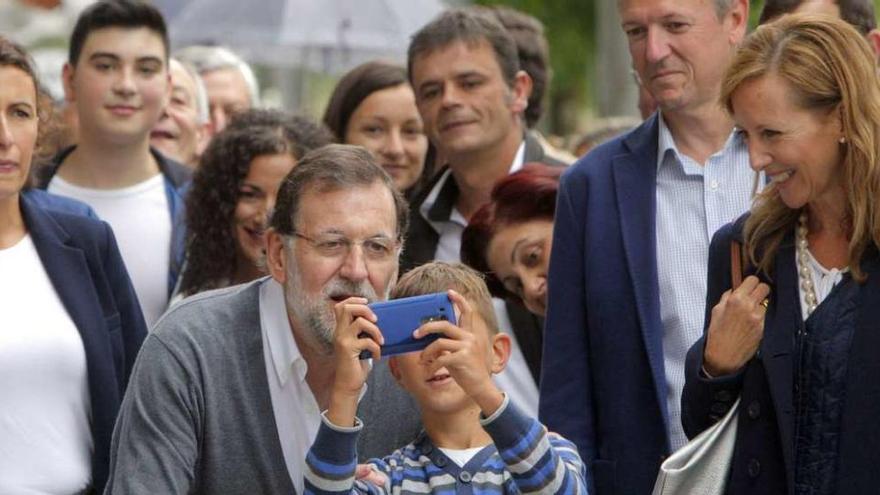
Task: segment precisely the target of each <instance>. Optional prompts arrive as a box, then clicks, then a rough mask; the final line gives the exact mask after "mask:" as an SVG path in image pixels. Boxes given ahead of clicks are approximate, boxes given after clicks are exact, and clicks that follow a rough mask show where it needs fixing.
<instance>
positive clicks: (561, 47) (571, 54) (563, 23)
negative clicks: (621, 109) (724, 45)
mask: <svg viewBox="0 0 880 495" xmlns="http://www.w3.org/2000/svg"><path fill="white" fill-rule="evenodd" d="M597 1H603V2H612V1H615V0H475V1H474V3H477V4H481V5H490V4H504V5H509V6H511V7H513V8H516V9H519V10H522V11H523V12H527V13H529V14H531V15H533V16H535V17H537V18H538V19H540V20H541V22H543V23H544V26H545V32H546V35H547V40H548V42H549V43H550V61H551V65H552V67H553V80H552V83H551V86H550V91H549V94H548V99H547V115H545V116H544V118H543V120H542V121H541V125H540V127H541V128H542V129H543V130H545V131H547V132H550V133H553V134H557V135H561V136H564V135H567V134H570V133H572V132H575V131H577V130H578V129H577V127H578V123H579V122H581V121H583V119H584V117H585V116H589V115H591V114H592V110H591V109H592V107H593V86H594V67H595V60H596V39H595V32H596V22H597V19H596V6H595V2H597ZM750 2H751V7H750V16H751V25H752V26H755V25H756V24H757V20H758V16H759V15H760V13H761V8H762V7H763V5H764V2H763V0H750ZM874 5H875V9H876V11H878V12H880V0H874ZM572 108H574V109H576V110H575V111H572Z"/></svg>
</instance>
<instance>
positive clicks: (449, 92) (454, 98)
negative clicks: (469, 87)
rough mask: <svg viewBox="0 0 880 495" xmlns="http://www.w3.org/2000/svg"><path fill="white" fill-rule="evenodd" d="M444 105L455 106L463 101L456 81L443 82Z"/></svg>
mask: <svg viewBox="0 0 880 495" xmlns="http://www.w3.org/2000/svg"><path fill="white" fill-rule="evenodd" d="M442 102H443V106H444V107H453V106H457V105H459V104H460V103H461V92H460V91H459V89H458V87H457V86H456V85H455V83H454V82H446V83H444V84H443V99H442Z"/></svg>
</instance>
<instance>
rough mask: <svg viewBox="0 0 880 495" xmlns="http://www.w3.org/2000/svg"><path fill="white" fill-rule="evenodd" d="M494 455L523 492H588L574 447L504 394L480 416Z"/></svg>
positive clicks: (582, 469)
mask: <svg viewBox="0 0 880 495" xmlns="http://www.w3.org/2000/svg"><path fill="white" fill-rule="evenodd" d="M483 427H484V428H485V429H486V431H487V432H488V433H489V435H491V436H492V440H493V441H494V442H495V447H496V448H497V449H498V455H500V456H501V459H502V460H503V461H504V463H505V465H506V466H507V470H508V471H510V474H511V476H512V478H513V481H514V482H515V483H516V485H517V487H518V488H519V489H520V491H521V492H522V493H523V494H530V495H531V494H541V495H544V494H571V495H588V489H587V484H586V470H585V469H584V464H583V462H582V461H581V458H580V456H579V455H578V453H577V447H575V445H574V444H573V443H571V442H569V441H568V440H566V439H564V438H562V437H561V436H559V435H556V434H551V433H548V432H547V428H546V427H544V425H542V424H541V423H540V422H538V420H536V419H534V418H531V417H529V416H526V415H525V414H524V413H523V412H522V411H520V410H519V409H518V408H517V407H516V406H515V405H514V404H513V403H511V402H510V399H509V398H507V397H505V400H504V403H503V404H502V405H501V408H499V411H498V412H496V413H495V414H493V415H492V416H491V417H489V418H487V419H486V420H483Z"/></svg>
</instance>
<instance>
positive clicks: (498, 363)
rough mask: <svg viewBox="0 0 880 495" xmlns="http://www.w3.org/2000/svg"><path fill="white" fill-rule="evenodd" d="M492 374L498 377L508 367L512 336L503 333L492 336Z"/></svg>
mask: <svg viewBox="0 0 880 495" xmlns="http://www.w3.org/2000/svg"><path fill="white" fill-rule="evenodd" d="M491 344H492V368H491V370H492V374H493V375H497V374H498V373H501V372H502V371H504V368H506V367H507V361H508V360H509V359H510V346H511V343H510V336H509V335H507V334H506V333H503V332H498V333H497V334H495V335H493V336H492V340H491Z"/></svg>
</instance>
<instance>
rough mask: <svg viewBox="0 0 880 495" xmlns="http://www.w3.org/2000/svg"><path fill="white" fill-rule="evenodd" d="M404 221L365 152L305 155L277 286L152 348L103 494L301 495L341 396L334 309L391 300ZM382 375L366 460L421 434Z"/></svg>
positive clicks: (262, 288)
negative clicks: (336, 390) (319, 437)
mask: <svg viewBox="0 0 880 495" xmlns="http://www.w3.org/2000/svg"><path fill="white" fill-rule="evenodd" d="M353 212H356V214H353ZM407 213H408V209H407V206H406V201H405V200H404V199H403V197H402V196H401V195H400V193H398V192H397V191H396V189H395V188H394V184H393V183H392V181H391V178H390V177H388V175H387V174H386V173H385V172H384V171H383V170H382V168H381V167H380V166H379V165H377V164H376V162H375V160H374V158H373V157H372V155H371V154H370V153H369V152H368V151H366V150H364V149H363V148H359V147H356V146H346V145H329V146H325V147H323V148H319V149H317V150H314V151H312V152H310V153H308V154H306V155H305V156H304V157H303V158H302V160H300V162H299V163H298V164H297V166H296V167H295V168H294V169H293V170H292V171H291V172H290V174H289V175H288V176H287V178H285V180H284V182H283V183H282V185H281V188H280V190H279V191H278V200H277V202H276V204H275V213H274V215H273V216H272V222H271V223H272V228H271V229H270V231H269V233H268V253H267V254H268V268H269V272H270V273H271V277H265V278H261V279H259V280H256V281H254V282H251V283H247V284H243V285H238V286H233V287H229V288H226V289H220V290H216V291H211V292H205V293H202V294H199V295H197V296H193V297H191V298H188V299H186V300H184V301H182V302H181V303H179V304H177V305H175V306H174V307H173V308H172V309H171V310H169V312H168V314H167V315H166V316H165V317H163V318H162V320H160V321H159V323H158V324H157V325H156V327H155V329H154V330H153V332H152V333H151V334H150V335H149V336H148V337H147V339H146V340H145V341H144V345H143V347H142V348H141V352H140V355H139V356H138V360H137V363H136V364H135V367H134V370H133V371H132V375H131V379H130V381H129V385H128V390H127V392H126V395H125V398H124V400H123V404H122V408H121V411H120V415H119V419H118V421H117V423H116V428H115V430H114V433H113V445H112V448H111V460H110V481H109V482H108V484H107V487H108V489H107V493H147V492H150V493H163V494H165V493H168V494H176V493H179V494H184V493H199V494H226V493H260V494H276V493H277V494H290V493H304V491H303V475H304V469H305V456H306V453H307V452H308V449H309V447H310V446H311V444H312V442H313V441H314V439H315V435H316V434H317V431H318V427H319V426H320V424H321V411H324V410H326V409H327V408H328V406H329V404H328V401H329V400H330V392H331V386H332V384H333V382H334V373H335V358H334V347H333V334H334V330H335V328H336V316H335V313H334V308H335V307H336V305H337V304H338V303H339V302H341V301H344V300H346V299H348V298H350V297H363V298H365V299H367V300H369V301H371V302H372V301H376V300H384V299H387V298H388V294H389V292H390V291H391V287H392V286H393V284H394V282H395V281H396V279H397V272H398V257H399V255H400V251H401V249H402V247H403V246H402V242H403V233H404V232H405V230H406V226H407ZM365 363H366V362H365ZM372 364H373V368H374V369H373V371H372V372H371V373H370V378H369V380H368V382H367V387H366V388H365V389H362V391H361V393H360V403H359V407H358V409H359V414H358V416H359V417H361V418H364V420H365V421H369V422H370V423H371V424H372V425H374V429H373V431H370V432H366V434H365V435H362V436H361V438H360V441H359V443H358V453H359V458H360V459H366V458H370V457H375V456H379V455H381V454H384V453H387V452H391V451H393V450H394V449H396V448H398V447H401V446H403V445H405V444H406V443H408V442H409V441H411V440H412V439H413V438H414V437H415V435H416V434H417V433H418V431H419V430H420V428H421V425H420V424H419V418H418V410H417V409H416V407H415V404H414V403H413V402H412V400H411V399H410V398H409V397H407V395H406V394H405V393H404V392H403V391H402V390H399V389H398V388H397V386H396V384H395V383H394V379H393V377H392V376H391V374H390V372H389V370H388V367H387V362H385V361H381V362H374V363H372ZM368 418H369V419H368ZM294 490H295V491H294Z"/></svg>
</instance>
